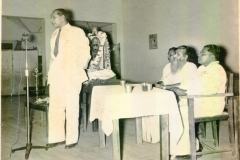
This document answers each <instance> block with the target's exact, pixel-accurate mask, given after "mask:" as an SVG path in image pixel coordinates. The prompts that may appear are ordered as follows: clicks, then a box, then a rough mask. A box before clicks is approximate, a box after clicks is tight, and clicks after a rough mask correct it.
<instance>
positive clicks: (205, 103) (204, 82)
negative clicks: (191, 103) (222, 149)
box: [194, 44, 227, 117]
mask: <svg viewBox="0 0 240 160" xmlns="http://www.w3.org/2000/svg"><path fill="white" fill-rule="evenodd" d="M219 56H220V47H218V46H217V45H213V44H210V45H206V46H204V47H203V49H202V51H201V52H200V54H199V55H198V62H199V63H200V64H201V66H200V67H199V68H198V70H197V71H198V82H199V90H198V94H201V95H202V94H216V93H225V90H226V82H227V76H226V72H225V70H224V69H223V67H222V66H221V65H220V64H219V61H218V60H219ZM224 106H225V98H224V97H210V98H199V99H196V100H195V108H194V109H195V111H194V114H195V116H196V117H202V116H214V115H218V114H221V113H222V112H223V110H224Z"/></svg>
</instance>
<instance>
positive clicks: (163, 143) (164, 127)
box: [159, 115, 170, 160]
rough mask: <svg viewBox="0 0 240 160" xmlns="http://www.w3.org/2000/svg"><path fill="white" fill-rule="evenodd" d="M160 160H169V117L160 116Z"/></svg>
mask: <svg viewBox="0 0 240 160" xmlns="http://www.w3.org/2000/svg"><path fill="white" fill-rule="evenodd" d="M159 120H160V123H159V124H160V127H159V128H160V160H169V155H170V154H169V125H168V115H160V117H159Z"/></svg>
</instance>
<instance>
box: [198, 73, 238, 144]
mask: <svg viewBox="0 0 240 160" xmlns="http://www.w3.org/2000/svg"><path fill="white" fill-rule="evenodd" d="M227 76H228V82H227V90H226V91H227V92H228V93H233V76H234V75H233V73H228V75H227ZM226 103H228V102H227V101H226ZM228 105H229V104H228ZM228 105H226V107H225V111H226V112H224V113H223V115H220V116H215V117H209V118H208V119H207V118H205V119H202V118H201V119H197V120H196V121H198V122H199V125H201V127H202V129H203V132H202V133H203V136H204V137H206V131H207V128H206V123H207V122H211V123H210V124H211V127H212V135H213V143H214V146H215V147H218V146H219V122H220V121H222V120H228V118H229V114H228V113H227V110H228V108H227V106H228ZM230 112H231V111H230ZM231 114H232V113H231ZM231 121H232V120H231ZM231 124H232V123H230V120H229V125H231ZM232 129H233V127H229V132H230V135H232V133H233V130H232ZM229 141H230V142H232V141H233V139H232V136H229Z"/></svg>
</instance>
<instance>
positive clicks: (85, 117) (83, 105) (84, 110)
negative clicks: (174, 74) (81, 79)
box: [81, 92, 87, 132]
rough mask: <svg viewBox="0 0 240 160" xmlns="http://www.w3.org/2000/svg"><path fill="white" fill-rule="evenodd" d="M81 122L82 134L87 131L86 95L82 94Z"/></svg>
mask: <svg viewBox="0 0 240 160" xmlns="http://www.w3.org/2000/svg"><path fill="white" fill-rule="evenodd" d="M81 104H82V112H83V113H82V116H83V118H82V120H83V132H86V131H87V94H86V92H83V95H82V103H81Z"/></svg>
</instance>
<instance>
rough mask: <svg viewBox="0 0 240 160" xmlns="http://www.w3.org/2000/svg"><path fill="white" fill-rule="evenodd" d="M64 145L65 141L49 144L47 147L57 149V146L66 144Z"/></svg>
mask: <svg viewBox="0 0 240 160" xmlns="http://www.w3.org/2000/svg"><path fill="white" fill-rule="evenodd" d="M64 143H65V141H63V142H57V143H48V144H47V145H46V147H47V148H53V147H56V146H58V145H61V144H64Z"/></svg>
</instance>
